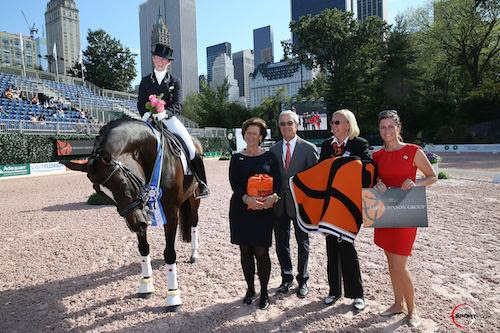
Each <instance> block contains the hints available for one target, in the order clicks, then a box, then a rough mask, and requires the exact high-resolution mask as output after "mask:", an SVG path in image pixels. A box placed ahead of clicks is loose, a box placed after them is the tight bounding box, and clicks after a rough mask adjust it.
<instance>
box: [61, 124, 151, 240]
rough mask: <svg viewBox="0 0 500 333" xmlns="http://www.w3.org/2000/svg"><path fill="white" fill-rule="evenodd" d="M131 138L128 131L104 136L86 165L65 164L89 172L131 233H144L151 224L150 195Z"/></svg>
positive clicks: (96, 144)
mask: <svg viewBox="0 0 500 333" xmlns="http://www.w3.org/2000/svg"><path fill="white" fill-rule="evenodd" d="M106 134H108V133H107V132H106ZM131 137H132V135H130V132H127V131H114V132H113V135H103V134H102V133H101V135H100V137H98V138H97V139H96V143H95V145H94V151H93V152H92V155H91V156H90V158H89V160H88V162H87V163H86V164H77V163H74V162H63V163H64V164H65V165H66V166H67V167H68V168H69V169H72V170H76V171H82V172H86V173H87V178H88V179H89V180H90V181H91V182H92V183H93V185H94V189H95V190H96V192H97V193H99V194H100V195H102V196H104V197H105V198H106V199H107V200H108V201H110V202H111V203H112V204H114V205H115V206H116V208H117V210H118V213H119V214H120V216H122V217H123V218H125V220H126V222H127V226H128V227H129V229H130V230H131V231H134V232H140V231H142V230H144V229H145V227H146V226H147V224H148V221H149V217H148V214H147V211H146V210H147V205H146V202H147V199H148V192H147V190H146V186H145V185H146V180H145V172H144V169H143V168H144V167H143V165H142V164H141V162H140V161H139V152H138V149H137V148H131V147H130V145H131V142H132V141H133V140H131ZM102 187H104V188H105V189H103V188H102ZM106 189H107V190H109V191H106ZM109 192H111V193H109Z"/></svg>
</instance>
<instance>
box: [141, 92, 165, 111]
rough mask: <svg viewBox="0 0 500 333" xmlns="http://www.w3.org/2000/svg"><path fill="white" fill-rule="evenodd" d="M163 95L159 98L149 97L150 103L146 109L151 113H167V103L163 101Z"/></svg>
mask: <svg viewBox="0 0 500 333" xmlns="http://www.w3.org/2000/svg"><path fill="white" fill-rule="evenodd" d="M162 98H163V94H160V95H159V96H156V95H149V102H147V103H146V109H148V110H149V111H150V112H151V113H162V112H165V104H166V102H165V101H164V100H163V99H162Z"/></svg>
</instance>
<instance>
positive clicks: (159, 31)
mask: <svg viewBox="0 0 500 333" xmlns="http://www.w3.org/2000/svg"><path fill="white" fill-rule="evenodd" d="M156 44H163V45H169V46H171V42H170V33H169V32H168V27H167V24H166V23H165V21H164V20H163V17H162V16H161V11H160V8H158V19H157V20H156V22H155V23H154V24H153V30H152V31H151V50H154V47H155V45H156Z"/></svg>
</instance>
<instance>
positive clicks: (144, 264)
mask: <svg viewBox="0 0 500 333" xmlns="http://www.w3.org/2000/svg"><path fill="white" fill-rule="evenodd" d="M141 269H142V277H145V278H147V277H151V276H153V268H152V267H151V257H150V256H149V255H147V256H141Z"/></svg>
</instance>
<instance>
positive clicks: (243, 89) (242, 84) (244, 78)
mask: <svg viewBox="0 0 500 333" xmlns="http://www.w3.org/2000/svg"><path fill="white" fill-rule="evenodd" d="M233 66H234V78H235V79H236V81H238V87H239V88H240V94H239V95H240V97H244V98H245V100H246V101H247V102H248V100H249V99H250V87H249V85H248V83H249V75H250V73H252V72H253V70H254V56H253V51H252V50H242V51H239V52H235V53H233Z"/></svg>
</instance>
